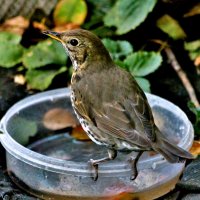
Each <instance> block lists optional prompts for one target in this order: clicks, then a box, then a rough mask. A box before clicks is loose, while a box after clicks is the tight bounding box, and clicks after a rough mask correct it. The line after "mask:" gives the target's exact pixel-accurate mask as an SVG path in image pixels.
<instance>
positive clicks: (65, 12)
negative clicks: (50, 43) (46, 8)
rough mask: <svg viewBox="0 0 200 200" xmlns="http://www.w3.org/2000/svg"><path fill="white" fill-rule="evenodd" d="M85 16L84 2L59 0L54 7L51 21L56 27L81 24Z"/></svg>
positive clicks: (80, 0)
mask: <svg viewBox="0 0 200 200" xmlns="http://www.w3.org/2000/svg"><path fill="white" fill-rule="evenodd" d="M86 16H87V5H86V3H85V1H84V0H61V1H59V2H58V4H57V5H56V8H55V10H54V13H53V19H54V23H55V25H56V26H61V25H64V24H67V23H73V24H77V25H81V24H83V22H84V21H85V18H86Z"/></svg>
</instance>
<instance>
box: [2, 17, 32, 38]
mask: <svg viewBox="0 0 200 200" xmlns="http://www.w3.org/2000/svg"><path fill="white" fill-rule="evenodd" d="M28 27H29V20H27V19H25V18H24V17H22V16H17V17H14V18H11V19H8V20H6V21H5V22H4V23H3V24H1V25H0V31H7V32H11V33H16V34H19V35H22V34H23V33H24V31H25V30H26V29H27V28H28Z"/></svg>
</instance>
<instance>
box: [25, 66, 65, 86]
mask: <svg viewBox="0 0 200 200" xmlns="http://www.w3.org/2000/svg"><path fill="white" fill-rule="evenodd" d="M66 70H67V68H66V67H65V66H64V67H61V68H60V69H59V70H39V69H31V70H28V71H27V72H26V80H27V82H28V84H29V86H30V87H31V88H32V89H37V90H45V89H47V88H48V87H49V86H50V84H51V83H52V80H53V79H54V77H55V76H57V75H58V74H61V73H63V72H65V71H66Z"/></svg>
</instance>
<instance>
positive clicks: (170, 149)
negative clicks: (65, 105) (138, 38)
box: [43, 29, 193, 180]
mask: <svg viewBox="0 0 200 200" xmlns="http://www.w3.org/2000/svg"><path fill="white" fill-rule="evenodd" d="M43 33H44V34H45V35H48V36H50V37H51V38H53V39H55V40H57V41H59V42H61V44H62V45H63V47H64V49H65V51H66V53H67V54H68V55H69V57H70V59H71V61H72V65H73V73H72V78H71V102H72V107H73V109H74V112H75V114H76V116H77V118H78V120H79V122H80V124H81V126H82V127H83V129H84V131H85V132H86V133H87V135H88V136H89V138H90V139H91V140H92V141H93V142H95V143H96V144H98V145H104V146H105V147H106V148H107V151H108V155H107V156H105V157H103V158H100V159H96V160H93V159H90V161H89V162H90V164H91V166H92V167H93V169H94V170H93V171H94V175H93V179H94V180H97V179H98V165H99V164H100V163H102V162H105V161H109V160H114V159H115V158H116V156H117V152H119V151H130V152H135V153H136V154H137V156H130V158H129V159H128V162H129V163H130V166H131V176H130V179H131V180H135V179H136V177H137V175H138V170H137V162H138V160H139V158H140V156H141V155H142V153H143V152H144V151H151V150H153V151H155V152H157V153H160V154H161V155H162V156H163V157H164V158H165V159H166V160H167V161H168V162H170V163H178V162H184V161H185V160H186V159H193V156H192V154H190V153H189V152H188V151H186V150H184V149H182V148H181V147H179V146H177V145H176V144H173V143H172V142H171V141H169V140H168V139H167V137H166V136H165V135H164V134H163V133H162V132H161V131H160V130H159V128H158V127H157V126H156V124H155V122H154V117H153V114H152V110H151V107H150V105H149V103H148V100H147V98H146V95H145V93H144V91H143V90H142V89H141V88H140V86H139V85H138V83H137V82H136V80H135V79H134V77H133V76H132V75H131V74H130V72H128V71H127V70H126V69H124V68H121V67H118V66H117V65H116V64H115V63H114V61H113V60H112V58H111V56H110V54H109V52H108V50H107V49H106V48H105V46H104V45H103V43H102V41H101V39H100V38H99V37H97V36H96V35H95V34H93V33H92V32H90V31H88V30H84V29H73V30H68V31H65V32H60V33H59V32H54V31H50V30H47V31H44V32H43Z"/></svg>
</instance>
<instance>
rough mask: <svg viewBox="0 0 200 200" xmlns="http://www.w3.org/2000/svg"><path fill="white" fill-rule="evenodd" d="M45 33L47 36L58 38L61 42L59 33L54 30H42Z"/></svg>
mask: <svg viewBox="0 0 200 200" xmlns="http://www.w3.org/2000/svg"><path fill="white" fill-rule="evenodd" d="M42 33H43V34H45V35H48V36H49V37H51V38H53V39H55V40H58V41H59V42H63V41H62V40H61V33H58V32H55V31H43V32H42Z"/></svg>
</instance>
